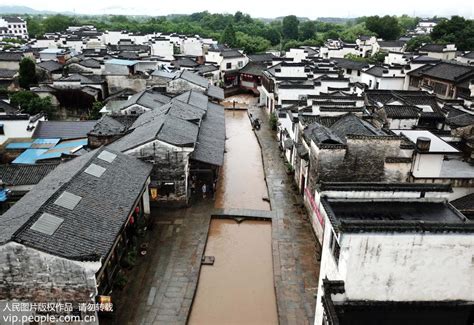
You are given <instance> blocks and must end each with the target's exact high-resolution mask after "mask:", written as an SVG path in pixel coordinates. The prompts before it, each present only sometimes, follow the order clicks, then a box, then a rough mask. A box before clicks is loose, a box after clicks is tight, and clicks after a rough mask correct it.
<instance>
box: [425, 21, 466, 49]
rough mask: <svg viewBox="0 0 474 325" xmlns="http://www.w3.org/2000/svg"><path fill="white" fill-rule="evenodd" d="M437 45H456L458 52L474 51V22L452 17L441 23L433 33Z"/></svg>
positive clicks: (432, 36)
mask: <svg viewBox="0 0 474 325" xmlns="http://www.w3.org/2000/svg"><path fill="white" fill-rule="evenodd" d="M431 38H432V39H433V41H435V42H436V43H454V44H456V47H457V48H458V50H461V51H469V50H474V20H472V19H471V20H468V19H465V18H463V17H459V16H452V17H451V19H449V20H448V19H445V20H442V21H441V22H439V23H438V24H437V25H436V26H435V27H434V28H433V32H431Z"/></svg>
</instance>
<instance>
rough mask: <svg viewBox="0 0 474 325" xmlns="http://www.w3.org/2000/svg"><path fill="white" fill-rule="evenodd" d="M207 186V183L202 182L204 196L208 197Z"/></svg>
mask: <svg viewBox="0 0 474 325" xmlns="http://www.w3.org/2000/svg"><path fill="white" fill-rule="evenodd" d="M206 192H207V186H206V183H204V184H202V198H203V199H205V198H206Z"/></svg>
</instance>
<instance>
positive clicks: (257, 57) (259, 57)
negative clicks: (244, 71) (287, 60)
mask: <svg viewBox="0 0 474 325" xmlns="http://www.w3.org/2000/svg"><path fill="white" fill-rule="evenodd" d="M247 57H248V58H249V60H250V61H253V62H271V61H272V60H273V59H274V58H276V56H275V55H273V54H272V53H257V54H249V55H247Z"/></svg>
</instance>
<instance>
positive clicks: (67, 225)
mask: <svg viewBox="0 0 474 325" xmlns="http://www.w3.org/2000/svg"><path fill="white" fill-rule="evenodd" d="M102 150H103V149H99V150H95V151H92V152H89V153H87V154H85V155H83V156H81V157H78V158H75V159H73V160H71V161H69V162H67V163H64V164H61V165H59V166H58V167H57V168H56V169H55V170H54V171H52V172H51V173H49V174H48V175H47V176H46V177H45V178H44V179H43V180H42V181H41V182H40V183H38V184H37V185H36V186H35V187H34V188H33V189H32V190H31V191H30V192H29V193H27V194H26V195H25V196H24V197H23V198H22V199H20V201H18V202H17V203H16V204H15V205H14V206H13V207H12V208H10V209H9V210H8V211H7V212H6V213H5V214H3V215H2V216H0V229H1V231H0V242H3V243H4V242H7V241H10V240H13V241H16V242H19V243H22V244H24V245H26V246H29V247H33V248H36V249H38V250H40V251H43V252H46V253H49V254H52V255H57V256H61V257H64V258H68V259H73V260H85V259H90V258H91V257H92V256H95V260H98V259H99V258H104V257H106V256H107V254H108V253H109V252H110V250H111V248H112V247H113V244H114V242H115V240H116V238H117V236H118V234H119V233H120V231H121V229H122V227H123V225H124V224H125V222H126V221H127V220H128V218H129V216H130V213H131V212H132V210H133V208H134V206H135V204H136V201H137V199H138V198H139V197H140V194H141V193H142V190H143V188H144V186H145V184H146V180H147V179H148V176H149V175H150V172H151V169H152V165H151V164H147V163H144V162H142V161H140V160H138V159H136V158H134V157H131V156H127V155H124V154H121V153H119V152H112V153H114V154H116V155H117V157H116V158H115V159H114V160H113V162H111V163H109V162H105V161H103V160H101V159H99V158H97V156H98V154H99V153H100V152H101V151H102ZM107 150H108V151H109V150H110V149H107ZM91 164H96V165H99V166H101V167H103V168H105V169H106V170H105V172H104V173H103V174H102V176H101V177H100V178H98V177H95V176H92V175H89V174H87V173H84V172H83V170H84V169H86V168H87V167H88V166H90V165H91ZM64 191H68V192H70V193H73V194H75V195H78V196H80V197H81V201H80V202H79V204H78V205H77V206H76V207H75V208H74V209H73V210H69V209H66V208H64V207H61V206H59V205H56V204H54V202H55V200H56V199H57V198H58V197H59V196H60V195H61V194H62V193H63V192H64ZM43 213H50V214H52V215H54V216H58V217H60V218H62V219H64V221H63V222H62V224H61V225H60V226H59V228H58V229H57V230H56V231H55V232H54V233H53V234H52V235H46V234H44V233H41V232H38V231H35V230H32V229H31V228H30V227H31V225H32V224H33V223H34V222H35V221H36V220H38V218H39V217H40V216H41V215H42V214H43Z"/></svg>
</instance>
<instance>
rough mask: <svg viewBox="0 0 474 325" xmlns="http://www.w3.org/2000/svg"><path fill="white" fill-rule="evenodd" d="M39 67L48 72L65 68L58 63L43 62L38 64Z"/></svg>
mask: <svg viewBox="0 0 474 325" xmlns="http://www.w3.org/2000/svg"><path fill="white" fill-rule="evenodd" d="M37 66H38V67H40V68H42V69H44V70H46V71H48V72H53V71H57V70H61V69H62V68H63V66H62V65H61V64H59V63H58V62H56V61H43V62H40V63H38V64H37Z"/></svg>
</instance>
